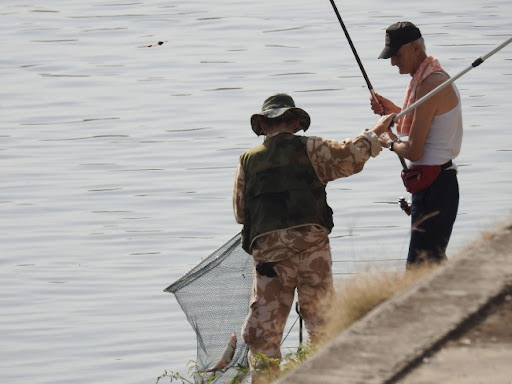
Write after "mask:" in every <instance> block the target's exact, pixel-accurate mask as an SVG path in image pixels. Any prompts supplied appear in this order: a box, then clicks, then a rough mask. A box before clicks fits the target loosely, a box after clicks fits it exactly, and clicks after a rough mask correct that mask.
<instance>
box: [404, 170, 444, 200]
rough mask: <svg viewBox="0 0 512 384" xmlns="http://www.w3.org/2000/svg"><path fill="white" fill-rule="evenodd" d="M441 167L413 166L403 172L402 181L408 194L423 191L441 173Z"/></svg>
mask: <svg viewBox="0 0 512 384" xmlns="http://www.w3.org/2000/svg"><path fill="white" fill-rule="evenodd" d="M441 170H442V168H441V165H413V166H411V167H410V168H408V169H404V170H403V171H402V175H401V176H402V181H403V182H404V185H405V189H406V190H407V192H410V193H416V192H420V191H423V190H424V189H425V188H427V187H428V186H429V185H430V184H432V183H433V182H434V180H435V179H436V178H437V176H439V174H440V173H441Z"/></svg>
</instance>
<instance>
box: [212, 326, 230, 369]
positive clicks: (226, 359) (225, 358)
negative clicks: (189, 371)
mask: <svg viewBox="0 0 512 384" xmlns="http://www.w3.org/2000/svg"><path fill="white" fill-rule="evenodd" d="M235 350H236V333H235V331H233V333H232V334H231V337H230V338H229V342H228V345H227V346H226V349H225V350H224V352H223V353H222V357H221V358H220V360H219V361H218V362H217V364H215V366H214V367H213V368H210V369H208V370H206V371H205V372H217V371H220V370H222V369H224V368H226V367H227V366H228V365H229V363H231V360H233V356H234V355H235Z"/></svg>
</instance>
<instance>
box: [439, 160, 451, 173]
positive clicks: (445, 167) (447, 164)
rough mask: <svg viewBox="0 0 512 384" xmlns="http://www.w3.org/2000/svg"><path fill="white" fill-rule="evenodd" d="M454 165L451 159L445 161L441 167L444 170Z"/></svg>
mask: <svg viewBox="0 0 512 384" xmlns="http://www.w3.org/2000/svg"><path fill="white" fill-rule="evenodd" d="M452 165H453V163H452V161H451V160H450V161H448V162H446V163H444V164H443V165H441V169H442V170H443V171H444V170H445V169H447V168H450V167H451V166H452Z"/></svg>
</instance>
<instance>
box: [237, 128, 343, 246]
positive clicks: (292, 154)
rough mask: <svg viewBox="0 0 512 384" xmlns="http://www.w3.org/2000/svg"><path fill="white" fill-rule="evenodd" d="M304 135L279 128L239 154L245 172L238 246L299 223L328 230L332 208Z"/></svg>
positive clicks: (248, 243)
mask: <svg viewBox="0 0 512 384" xmlns="http://www.w3.org/2000/svg"><path fill="white" fill-rule="evenodd" d="M306 141H307V137H306V136H296V135H292V134H287V133H282V134H279V135H277V136H274V137H271V138H270V139H268V140H265V142H264V143H263V144H261V145H259V146H257V147H255V148H253V149H251V150H249V151H247V152H246V153H244V154H243V155H241V156H240V162H241V164H242V167H243V169H244V174H245V195H244V197H245V206H244V227H243V230H242V246H243V248H244V249H245V251H246V252H249V253H251V251H250V244H251V242H252V240H253V239H254V238H255V237H256V236H258V235H260V234H262V233H267V232H271V231H275V230H278V229H285V228H290V227H294V226H299V225H303V224H319V225H321V226H323V227H325V228H327V229H328V230H329V232H330V231H331V229H332V227H333V226H334V224H333V220H332V209H331V208H330V207H329V205H327V195H326V192H325V185H324V184H322V183H321V182H320V180H319V179H318V176H317V175H316V172H315V170H314V169H313V166H312V165H311V161H310V160H309V157H308V154H307V149H306Z"/></svg>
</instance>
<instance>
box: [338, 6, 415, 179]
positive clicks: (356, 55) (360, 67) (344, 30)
mask: <svg viewBox="0 0 512 384" xmlns="http://www.w3.org/2000/svg"><path fill="white" fill-rule="evenodd" d="M330 1H331V4H332V8H333V9H334V13H336V16H337V17H338V21H339V22H340V25H341V28H343V32H345V36H346V37H347V41H348V44H349V45H350V48H351V49H352V53H353V54H354V57H355V58H356V61H357V64H358V65H359V69H360V70H361V73H362V74H363V77H364V80H365V81H366V85H367V86H368V90H369V91H370V94H371V95H372V97H373V99H374V100H375V101H376V102H377V103H378V102H379V100H378V99H377V95H375V91H374V89H373V86H372V83H370V79H369V78H368V75H367V74H366V71H365V70H364V67H363V63H362V62H361V59H360V58H359V55H358V54H357V51H356V47H354V44H353V43H352V39H351V38H350V35H349V34H348V30H347V27H345V23H344V22H343V20H342V19H341V15H340V13H339V11H338V7H336V4H335V3H334V0H330ZM397 156H398V159H399V160H400V163H401V164H402V168H403V169H407V164H406V163H405V160H404V158H403V157H402V156H400V155H398V154H397Z"/></svg>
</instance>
